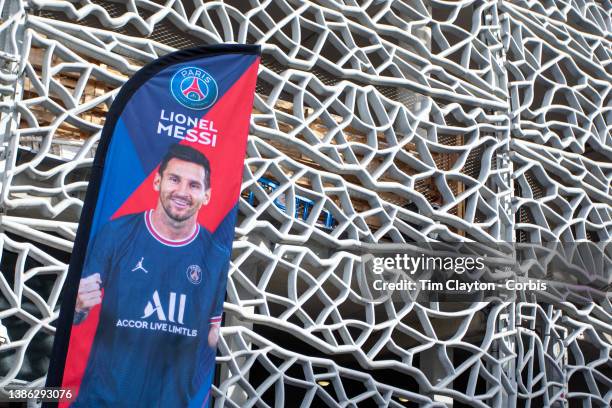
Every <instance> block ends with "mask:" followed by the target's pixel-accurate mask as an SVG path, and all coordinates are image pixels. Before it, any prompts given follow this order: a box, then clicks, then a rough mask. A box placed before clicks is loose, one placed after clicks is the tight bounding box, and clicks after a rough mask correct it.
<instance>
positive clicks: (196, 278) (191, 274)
mask: <svg viewBox="0 0 612 408" xmlns="http://www.w3.org/2000/svg"><path fill="white" fill-rule="evenodd" d="M187 279H189V282H191V283H193V284H194V285H197V284H199V283H200V282H202V269H201V268H200V267H199V266H198V265H191V266H190V267H189V268H187Z"/></svg>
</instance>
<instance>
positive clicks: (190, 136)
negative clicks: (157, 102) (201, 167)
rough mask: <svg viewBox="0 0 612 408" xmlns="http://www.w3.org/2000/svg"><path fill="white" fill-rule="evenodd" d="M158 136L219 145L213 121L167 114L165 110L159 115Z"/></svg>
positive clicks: (180, 114)
mask: <svg viewBox="0 0 612 408" xmlns="http://www.w3.org/2000/svg"><path fill="white" fill-rule="evenodd" d="M157 134H158V135H165V136H170V137H175V138H177V139H181V140H186V141H188V142H197V143H200V144H203V145H205V146H208V145H210V146H211V147H215V145H216V144H217V129H215V125H214V122H213V121H212V120H206V119H202V118H199V117H189V116H187V115H183V114H182V113H175V112H166V111H165V110H164V109H162V110H161V112H160V114H159V122H158V123H157Z"/></svg>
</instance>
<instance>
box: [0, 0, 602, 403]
mask: <svg viewBox="0 0 612 408" xmlns="http://www.w3.org/2000/svg"><path fill="white" fill-rule="evenodd" d="M224 42H230V43H231V42H238V43H257V44H261V45H262V63H261V65H260V71H259V74H258V81H257V88H256V96H255V102H254V108H253V114H252V118H251V126H250V133H249V138H248V143H247V160H246V163H245V166H244V176H243V185H242V194H241V199H240V202H239V217H238V223H237V228H236V237H235V242H234V247H233V248H234V249H233V255H232V262H231V267H230V271H229V273H230V275H229V280H228V297H227V301H226V303H225V313H226V323H225V327H224V328H223V329H222V336H221V339H220V343H219V356H218V359H217V363H218V365H219V367H220V373H221V375H220V378H219V381H218V382H217V384H218V386H217V387H215V388H214V393H213V394H214V398H215V404H216V405H215V406H219V407H221V406H228V407H242V406H303V407H307V406H333V407H356V406H359V407H362V406H376V405H377V406H393V407H400V406H420V405H424V406H425V405H428V406H445V405H449V404H452V405H454V406H463V405H465V406H468V405H469V406H480V407H489V406H495V407H505V406H525V407H539V406H566V405H567V404H570V405H572V406H585V407H591V406H593V407H609V406H610V404H611V402H612V380H611V378H612V356H611V353H612V324H611V321H612V306H611V304H610V300H609V297H608V298H607V299H605V301H603V302H601V303H590V304H587V305H572V304H569V303H561V304H545V303H536V302H533V301H527V300H525V301H521V302H491V303H484V302H476V303H470V304H460V305H459V304H452V305H448V304H446V305H445V304H442V303H436V302H429V303H415V302H412V301H409V300H406V299H387V300H385V301H380V302H375V301H372V300H371V299H367V298H364V297H363V296H362V295H361V294H360V292H359V290H358V288H357V287H356V286H355V285H356V284H355V273H356V272H355V271H357V270H358V269H359V267H360V265H361V262H362V259H361V254H362V253H363V252H364V251H368V252H370V253H376V251H377V250H378V248H379V247H380V244H395V245H398V246H399V247H401V245H405V244H409V243H415V242H429V241H441V242H458V241H461V242H464V241H476V242H480V243H495V242H502V241H505V242H528V243H534V242H550V241H562V242H569V243H572V242H584V241H592V242H610V241H611V235H612V205H611V204H612V185H611V182H612V164H611V159H612V5H611V3H610V1H609V0H605V1H585V0H580V1H579V0H567V1H563V2H554V1H548V0H546V1H518V0H516V1H506V0H502V1H497V0H496V1H493V0H460V1H455V2H449V1H444V0H432V1H421V0H397V1H393V0H378V1H376V0H375V1H357V0H344V1H341V0H318V1H296V0H271V1H259V0H250V1H249V2H246V1H240V0H230V1H225V2H223V3H221V2H202V1H200V0H182V1H178V0H165V1H148V0H129V1H111V0H70V1H68V0H54V1H51V0H29V1H26V0H0V149H1V150H0V183H1V190H0V257H1V271H2V274H0V337H3V338H4V339H5V342H4V343H3V344H0V393H5V392H6V390H8V389H10V388H12V387H15V386H28V387H34V386H42V385H43V384H44V376H45V374H46V370H47V366H48V361H49V355H50V352H51V345H52V341H53V333H54V330H55V329H54V324H55V321H56V319H57V317H58V312H59V304H60V302H61V288H62V285H63V282H64V279H65V277H66V271H67V263H68V261H69V257H70V253H71V250H72V245H73V240H74V237H75V234H76V226H77V222H78V219H79V215H80V211H81V208H82V205H83V198H84V193H85V190H86V188H87V180H88V177H89V174H90V169H91V165H92V163H93V157H94V154H95V150H96V147H97V143H98V140H99V137H100V131H101V129H102V126H103V124H104V115H105V113H106V112H107V111H108V108H109V106H110V104H111V103H112V102H113V100H114V98H115V96H116V95H117V92H118V90H119V89H120V87H121V86H122V84H123V83H125V81H126V80H127V79H128V78H129V77H130V76H131V75H133V74H134V73H135V72H136V71H137V70H138V69H140V68H141V67H142V66H144V65H145V64H146V63H148V62H150V61H152V60H154V59H156V58H158V57H160V56H162V55H165V54H167V53H169V52H172V51H174V50H176V49H181V48H187V47H191V46H196V45H202V44H215V43H224ZM608 256H609V251H608ZM608 260H609V258H608ZM536 261H537V260H536ZM608 265H609V264H608ZM600 272H601V275H602V276H603V279H604V281H605V282H606V279H607V284H608V285H609V284H610V271H609V270H602V271H600ZM608 287H609V286H608Z"/></svg>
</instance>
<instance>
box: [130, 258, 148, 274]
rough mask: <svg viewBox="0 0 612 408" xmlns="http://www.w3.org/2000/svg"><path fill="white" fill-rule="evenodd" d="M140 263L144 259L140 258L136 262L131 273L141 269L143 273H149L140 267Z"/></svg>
mask: <svg viewBox="0 0 612 408" xmlns="http://www.w3.org/2000/svg"><path fill="white" fill-rule="evenodd" d="M142 261H144V257H142V258H140V261H138V263H137V264H136V266H135V267H134V269H132V272H136V271H137V270H139V269H142V270H143V271H144V273H149V271H147V270H146V269H145V268H144V266H142Z"/></svg>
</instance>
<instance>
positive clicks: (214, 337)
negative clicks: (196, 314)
mask: <svg viewBox="0 0 612 408" xmlns="http://www.w3.org/2000/svg"><path fill="white" fill-rule="evenodd" d="M218 341H219V325H218V324H211V325H210V329H208V345H209V346H210V347H212V348H215V347H217V342H218Z"/></svg>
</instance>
